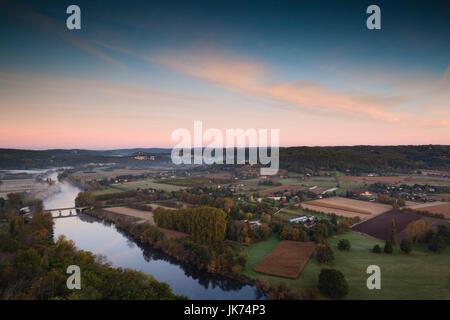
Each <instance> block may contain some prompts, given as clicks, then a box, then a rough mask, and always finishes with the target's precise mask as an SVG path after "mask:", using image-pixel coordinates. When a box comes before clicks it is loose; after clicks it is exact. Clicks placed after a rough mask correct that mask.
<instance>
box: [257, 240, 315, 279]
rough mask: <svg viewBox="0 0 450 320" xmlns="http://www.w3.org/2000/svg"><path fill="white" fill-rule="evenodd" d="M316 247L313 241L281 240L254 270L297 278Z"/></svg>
mask: <svg viewBox="0 0 450 320" xmlns="http://www.w3.org/2000/svg"><path fill="white" fill-rule="evenodd" d="M314 249H315V244H314V243H313V242H297V241H281V242H280V244H279V245H278V246H277V247H276V248H275V249H273V250H272V252H270V253H269V254H268V255H267V256H266V257H265V258H264V259H262V260H261V261H260V262H259V263H258V264H257V265H256V266H255V268H254V269H253V270H254V271H256V272H259V273H263V274H267V275H271V276H277V277H283V278H289V279H297V278H298V277H299V275H300V273H301V272H302V270H303V268H304V267H305V265H306V263H307V262H308V260H309V258H310V257H311V255H312V254H313V252H314Z"/></svg>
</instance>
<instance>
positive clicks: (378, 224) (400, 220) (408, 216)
mask: <svg viewBox="0 0 450 320" xmlns="http://www.w3.org/2000/svg"><path fill="white" fill-rule="evenodd" d="M392 219H394V220H395V227H396V231H397V235H396V238H397V239H396V240H397V242H398V243H399V242H400V241H401V240H402V239H404V238H405V237H406V234H405V232H404V231H405V229H406V226H407V225H408V224H409V223H411V222H412V221H416V220H419V219H428V221H429V223H430V227H432V228H433V227H435V226H437V225H439V224H446V223H448V222H447V221H446V220H444V219H437V218H430V217H424V216H421V215H418V214H413V213H409V212H404V211H401V210H391V211H389V212H385V213H383V214H380V215H378V216H376V217H374V218H372V219H369V220H367V221H363V222H361V223H358V224H356V225H355V226H353V227H352V230H354V231H357V232H361V233H365V234H367V235H369V236H372V237H374V238H377V239H381V240H388V239H389V229H390V226H391V221H392Z"/></svg>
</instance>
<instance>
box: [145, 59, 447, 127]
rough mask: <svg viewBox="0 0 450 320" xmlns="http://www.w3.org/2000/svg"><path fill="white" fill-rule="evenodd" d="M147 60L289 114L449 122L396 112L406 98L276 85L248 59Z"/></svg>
mask: <svg viewBox="0 0 450 320" xmlns="http://www.w3.org/2000/svg"><path fill="white" fill-rule="evenodd" d="M147 60H148V61H149V62H157V63H159V64H162V65H165V66H167V67H169V68H170V69H171V70H173V71H176V72H180V73H184V74H187V75H190V76H192V77H195V78H198V79H201V80H204V81H207V82H209V83H212V84H214V85H217V86H220V87H223V88H226V89H228V90H231V91H234V92H238V93H242V94H247V95H253V96H257V97H260V98H265V99H272V100H277V101H279V102H283V103H287V104H288V105H289V106H291V108H292V110H298V108H299V107H301V108H312V109H315V110H322V111H332V112H337V113H343V114H347V115H357V116H366V117H369V118H371V119H375V120H379V121H384V122H389V123H399V124H407V125H412V124H414V125H417V126H447V125H448V123H449V120H450V119H439V120H438V119H433V118H426V117H418V116H416V115H414V114H412V113H410V112H405V111H398V110H397V109H399V108H401V107H402V106H404V105H405V104H407V103H410V102H413V101H414V99H413V98H412V97H409V96H403V95H397V96H394V95H385V94H368V93H359V92H358V93H353V92H344V91H338V90H334V89H332V88H329V87H327V86H324V85H322V84H319V83H316V82H312V81H305V80H301V81H295V82H286V81H277V80H274V75H273V73H272V72H269V70H268V69H267V68H266V67H264V66H263V65H262V64H260V63H256V62H254V61H251V60H249V59H246V60H245V59H244V60H242V59H240V58H237V59H236V58H229V57H226V56H224V55H221V54H214V53H206V54H205V53H203V52H187V53H184V54H182V55H180V54H178V55H173V54H169V53H164V54H159V55H157V56H152V57H147Z"/></svg>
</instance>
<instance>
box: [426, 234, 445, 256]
mask: <svg viewBox="0 0 450 320" xmlns="http://www.w3.org/2000/svg"><path fill="white" fill-rule="evenodd" d="M445 248H447V243H446V241H445V238H444V237H443V236H442V235H438V234H434V235H433V237H432V238H431V240H430V242H429V244H428V249H430V250H431V251H433V252H439V251H442V250H444V249H445Z"/></svg>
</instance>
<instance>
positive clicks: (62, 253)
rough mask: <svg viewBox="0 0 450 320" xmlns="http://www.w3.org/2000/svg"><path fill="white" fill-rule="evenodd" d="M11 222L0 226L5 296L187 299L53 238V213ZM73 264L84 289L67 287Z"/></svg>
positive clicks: (0, 285) (0, 280) (0, 287)
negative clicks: (27, 220)
mask: <svg viewBox="0 0 450 320" xmlns="http://www.w3.org/2000/svg"><path fill="white" fill-rule="evenodd" d="M2 223H4V221H3V222H2ZM9 223H10V228H9V230H8V229H7V228H2V229H1V228H0V230H3V232H0V300H1V299H27V300H28V299H155V300H156V299H181V298H185V297H183V296H178V295H175V294H173V293H172V291H171V289H170V287H169V285H168V284H166V283H161V282H158V281H157V280H155V279H154V278H153V277H152V276H150V275H146V274H144V273H142V272H138V271H134V270H124V269H121V268H112V267H111V266H110V265H109V264H108V263H105V262H104V261H103V260H102V259H101V258H99V257H97V256H95V255H93V254H92V253H90V252H87V251H82V250H80V251H79V250H77V249H76V248H75V245H74V243H73V242H72V241H68V240H66V239H65V238H64V237H60V238H58V240H57V241H56V242H54V241H53V237H52V233H53V220H52V218H51V216H50V213H37V214H34V216H33V220H32V221H31V223H24V221H23V217H20V216H16V217H14V218H12V219H10V221H9ZM70 265H77V266H79V267H80V269H81V289H80V290H69V289H68V288H67V285H66V281H67V277H68V276H69V275H68V274H67V273H66V270H67V267H68V266H70Z"/></svg>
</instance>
